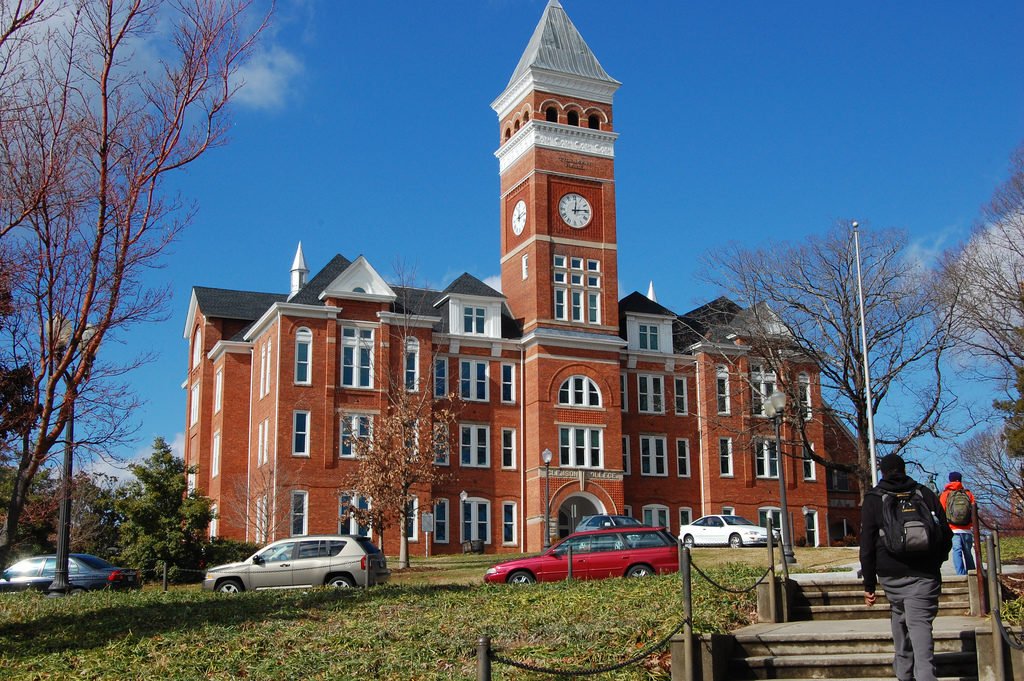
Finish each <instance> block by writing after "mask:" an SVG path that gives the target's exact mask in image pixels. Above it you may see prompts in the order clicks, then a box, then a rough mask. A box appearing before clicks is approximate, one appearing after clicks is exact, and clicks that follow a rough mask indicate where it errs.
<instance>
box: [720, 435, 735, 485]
mask: <svg viewBox="0 0 1024 681" xmlns="http://www.w3.org/2000/svg"><path fill="white" fill-rule="evenodd" d="M723 442H725V443H726V449H727V450H728V456H727V461H728V462H729V472H728V473H723V472H722V443H723ZM735 476H736V461H735V457H734V456H733V448H732V438H731V437H720V438H718V477H720V478H732V477H735Z"/></svg>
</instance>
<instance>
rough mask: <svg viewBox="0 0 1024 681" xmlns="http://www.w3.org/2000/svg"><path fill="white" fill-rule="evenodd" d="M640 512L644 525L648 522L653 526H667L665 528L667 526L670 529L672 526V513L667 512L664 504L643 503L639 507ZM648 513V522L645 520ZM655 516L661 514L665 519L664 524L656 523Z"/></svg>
mask: <svg viewBox="0 0 1024 681" xmlns="http://www.w3.org/2000/svg"><path fill="white" fill-rule="evenodd" d="M640 513H641V517H642V518H643V520H644V524H645V525H647V524H650V525H653V526H654V527H667V528H669V529H670V530H671V527H672V515H671V513H670V512H669V508H668V506H665V505H664V504H644V506H643V507H642V508H641V509H640ZM648 513H650V514H651V522H650V523H648V522H647V514H648ZM657 516H662V518H664V520H665V522H664V524H659V523H658V517H657Z"/></svg>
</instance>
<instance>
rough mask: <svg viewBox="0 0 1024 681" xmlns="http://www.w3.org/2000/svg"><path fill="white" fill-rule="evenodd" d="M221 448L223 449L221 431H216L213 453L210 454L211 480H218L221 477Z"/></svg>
mask: <svg viewBox="0 0 1024 681" xmlns="http://www.w3.org/2000/svg"><path fill="white" fill-rule="evenodd" d="M220 447H221V438H220V431H219V430H218V431H215V432H214V433H213V445H212V447H211V449H212V452H211V454H210V477H211V478H216V477H217V476H218V475H220V454H221V453H220Z"/></svg>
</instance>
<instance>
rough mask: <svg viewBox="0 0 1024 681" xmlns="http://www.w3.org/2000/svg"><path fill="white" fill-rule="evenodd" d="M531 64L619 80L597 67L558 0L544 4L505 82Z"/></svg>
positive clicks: (554, 69)
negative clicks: (541, 12) (531, 34)
mask: <svg viewBox="0 0 1024 681" xmlns="http://www.w3.org/2000/svg"><path fill="white" fill-rule="evenodd" d="M531 68H539V69H545V70H548V71H557V72H559V73H567V74H569V75H573V76H580V77H583V78H592V79H594V80H599V81H604V82H607V83H615V84H616V85H618V84H619V81H617V80H615V79H614V78H612V77H611V76H609V75H608V73H607V72H606V71H605V70H604V69H603V68H602V67H601V64H600V62H598V61H597V57H595V56H594V53H593V52H591V51H590V48H589V47H588V46H587V43H586V42H585V41H584V40H583V36H581V35H580V33H579V31H577V30H576V27H575V26H573V23H572V21H570V20H569V16H568V15H567V14H566V13H565V10H564V9H562V5H561V4H560V3H559V2H558V0H550V2H548V6H547V7H545V8H544V14H543V15H542V16H541V18H540V23H538V24H537V28H536V29H534V31H533V37H531V38H530V42H529V44H528V45H527V46H526V51H525V52H523V56H522V58H521V59H520V60H519V65H518V66H516V70H515V71H514V72H513V73H512V77H511V78H510V79H509V81H508V84H509V85H512V84H513V83H515V82H516V81H517V80H519V79H520V78H521V77H522V76H523V74H525V73H526V72H527V71H528V70H530V69H531Z"/></svg>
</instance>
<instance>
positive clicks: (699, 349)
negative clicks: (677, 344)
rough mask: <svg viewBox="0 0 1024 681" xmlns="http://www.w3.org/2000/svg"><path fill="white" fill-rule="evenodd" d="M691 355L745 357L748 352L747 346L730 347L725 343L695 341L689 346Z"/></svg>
mask: <svg viewBox="0 0 1024 681" xmlns="http://www.w3.org/2000/svg"><path fill="white" fill-rule="evenodd" d="M690 350H691V353H690V354H693V355H697V354H701V353H703V354H720V355H746V354H748V353H749V352H750V347H749V346H744V345H732V344H725V343H712V342H711V341H697V342H696V343H693V344H691V345H690Z"/></svg>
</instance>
